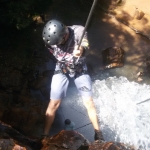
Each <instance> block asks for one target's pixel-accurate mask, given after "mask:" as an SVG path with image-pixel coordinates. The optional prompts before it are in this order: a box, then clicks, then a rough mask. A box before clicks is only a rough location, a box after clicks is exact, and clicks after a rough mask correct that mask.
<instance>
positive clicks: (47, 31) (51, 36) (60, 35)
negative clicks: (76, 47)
mask: <svg viewBox="0 0 150 150" xmlns="http://www.w3.org/2000/svg"><path fill="white" fill-rule="evenodd" d="M66 34H68V28H67V27H66V26H65V25H64V24H63V23H61V22H60V21H58V20H50V21H48V22H47V23H46V25H45V27H44V29H43V34H42V36H43V40H44V42H45V44H46V45H47V46H50V45H59V44H61V43H62V41H63V40H64V36H65V35H66Z"/></svg>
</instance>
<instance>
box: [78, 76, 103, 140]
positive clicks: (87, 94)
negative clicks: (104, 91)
mask: <svg viewBox="0 0 150 150" xmlns="http://www.w3.org/2000/svg"><path fill="white" fill-rule="evenodd" d="M75 84H76V87H77V89H78V91H79V94H80V95H81V97H82V99H83V104H84V106H85V107H86V109H87V113H88V116H89V119H90V120H91V122H92V125H93V128H94V131H95V136H94V139H95V140H103V135H102V132H101V131H100V126H99V123H98V117H97V113H96V108H95V105H94V102H93V99H92V83H91V78H90V76H89V75H87V74H85V75H82V76H79V77H78V78H76V79H75Z"/></svg>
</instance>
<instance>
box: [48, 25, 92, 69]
mask: <svg viewBox="0 0 150 150" xmlns="http://www.w3.org/2000/svg"><path fill="white" fill-rule="evenodd" d="M68 29H69V37H68V39H67V41H66V42H65V43H64V44H61V45H52V46H51V47H50V48H49V51H50V52H51V53H52V54H53V55H54V56H55V58H56V59H57V60H58V61H59V62H65V64H66V65H69V64H73V63H74V57H73V50H74V48H75V46H76V45H78V44H79V42H80V39H81V36H82V33H83V31H84V27H83V26H80V25H73V26H68ZM81 46H83V47H84V49H85V50H86V49H88V46H89V44H88V39H87V32H85V34H84V36H83V39H82V42H81ZM79 61H80V63H81V61H82V63H83V64H84V62H85V57H81V58H80V59H79ZM59 69H60V68H59ZM56 70H58V66H56Z"/></svg>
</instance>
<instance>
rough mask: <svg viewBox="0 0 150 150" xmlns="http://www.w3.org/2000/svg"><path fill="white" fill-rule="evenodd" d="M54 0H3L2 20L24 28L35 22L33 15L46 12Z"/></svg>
mask: <svg viewBox="0 0 150 150" xmlns="http://www.w3.org/2000/svg"><path fill="white" fill-rule="evenodd" d="M51 3H52V0H2V1H1V2H0V14H1V16H0V17H1V18H0V19H1V22H2V23H4V24H7V25H11V26H15V27H16V28H17V29H23V28H25V27H27V26H29V25H30V24H31V23H32V22H33V17H34V16H37V15H40V14H44V11H45V10H46V9H47V7H49V6H50V5H51Z"/></svg>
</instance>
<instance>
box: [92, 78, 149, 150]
mask: <svg viewBox="0 0 150 150" xmlns="http://www.w3.org/2000/svg"><path fill="white" fill-rule="evenodd" d="M93 93H94V95H93V99H94V102H95V105H96V108H97V110H98V117H99V119H100V122H101V124H102V126H101V129H102V130H103V131H104V133H105V132H107V129H109V137H106V136H105V134H104V137H105V139H106V140H115V141H118V142H123V143H125V144H130V145H134V146H135V147H137V148H139V149H140V150H150V119H149V118H150V109H149V105H150V101H147V102H144V103H141V104H138V103H139V102H141V101H144V100H146V99H150V86H149V85H145V84H143V85H140V84H138V83H136V82H130V81H128V80H127V79H126V78H125V77H119V78H117V77H109V78H107V79H106V80H101V81H100V80H94V81H93ZM105 130H106V131H105ZM110 131H111V132H112V133H113V134H110ZM111 136H112V137H111Z"/></svg>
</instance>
